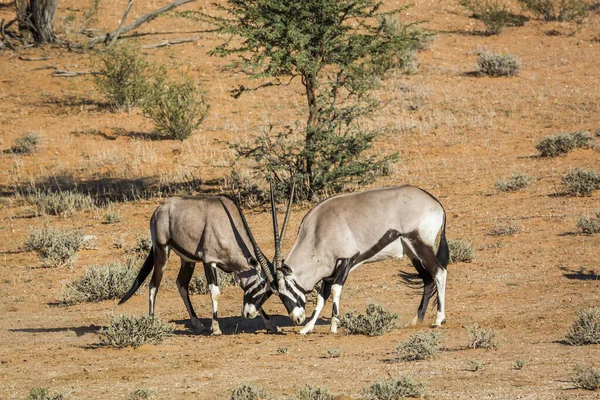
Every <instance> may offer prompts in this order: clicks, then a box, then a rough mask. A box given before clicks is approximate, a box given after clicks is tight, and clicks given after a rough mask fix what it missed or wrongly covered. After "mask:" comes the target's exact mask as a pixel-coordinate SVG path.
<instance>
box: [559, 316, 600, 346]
mask: <svg viewBox="0 0 600 400" xmlns="http://www.w3.org/2000/svg"><path fill="white" fill-rule="evenodd" d="M567 342H568V343H569V344H570V345H573V346H583V345H586V344H600V308H596V307H593V308H588V309H585V310H580V311H578V312H577V319H576V320H575V322H573V325H571V328H570V329H569V332H568V333H567Z"/></svg>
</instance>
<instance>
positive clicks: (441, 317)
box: [432, 268, 447, 327]
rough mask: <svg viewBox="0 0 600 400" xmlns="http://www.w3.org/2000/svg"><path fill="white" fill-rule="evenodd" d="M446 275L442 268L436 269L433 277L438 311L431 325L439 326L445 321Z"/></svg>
mask: <svg viewBox="0 0 600 400" xmlns="http://www.w3.org/2000/svg"><path fill="white" fill-rule="evenodd" d="M446 275H447V271H446V270H445V269H443V268H441V269H439V270H438V273H437V274H436V275H435V277H434V278H433V279H434V281H435V286H436V287H437V292H438V311H437V314H436V316H435V322H434V323H433V325H432V326H433V327H440V326H442V324H443V323H444V322H446V309H445V302H446V299H445V295H446Z"/></svg>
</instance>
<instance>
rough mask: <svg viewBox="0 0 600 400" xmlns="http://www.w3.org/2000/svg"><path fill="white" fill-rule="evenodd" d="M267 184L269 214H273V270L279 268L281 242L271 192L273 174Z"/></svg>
mask: <svg viewBox="0 0 600 400" xmlns="http://www.w3.org/2000/svg"><path fill="white" fill-rule="evenodd" d="M269 186H270V189H271V214H272V216H273V239H274V240H275V255H274V256H273V258H274V260H273V266H274V267H275V272H277V268H279V262H278V261H277V260H279V257H280V249H281V242H280V241H279V224H278V223H277V208H276V207H275V193H274V192H273V176H269Z"/></svg>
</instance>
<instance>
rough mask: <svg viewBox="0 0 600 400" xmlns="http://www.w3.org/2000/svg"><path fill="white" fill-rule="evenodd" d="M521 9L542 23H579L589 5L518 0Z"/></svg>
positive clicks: (573, 1) (565, 0)
mask: <svg viewBox="0 0 600 400" xmlns="http://www.w3.org/2000/svg"><path fill="white" fill-rule="evenodd" d="M518 1H519V4H520V5H521V7H523V8H524V9H526V10H529V11H531V12H532V13H533V14H535V15H537V16H539V17H541V18H542V19H543V20H544V21H567V22H571V21H574V22H577V23H580V22H582V21H583V19H584V18H585V17H586V16H587V15H588V13H589V8H590V3H589V2H587V1H583V0H518Z"/></svg>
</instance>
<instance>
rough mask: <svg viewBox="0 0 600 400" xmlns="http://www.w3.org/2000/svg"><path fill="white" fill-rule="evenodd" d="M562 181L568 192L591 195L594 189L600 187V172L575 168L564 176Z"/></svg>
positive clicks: (577, 194)
mask: <svg viewBox="0 0 600 400" xmlns="http://www.w3.org/2000/svg"><path fill="white" fill-rule="evenodd" d="M561 183H562V184H563V186H564V188H565V193H566V194H570V195H574V196H590V195H591V194H592V192H594V190H597V189H600V174H599V173H598V172H596V171H594V170H586V169H583V168H574V169H572V170H570V171H569V172H568V173H567V175H565V176H563V177H562V179H561Z"/></svg>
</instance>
